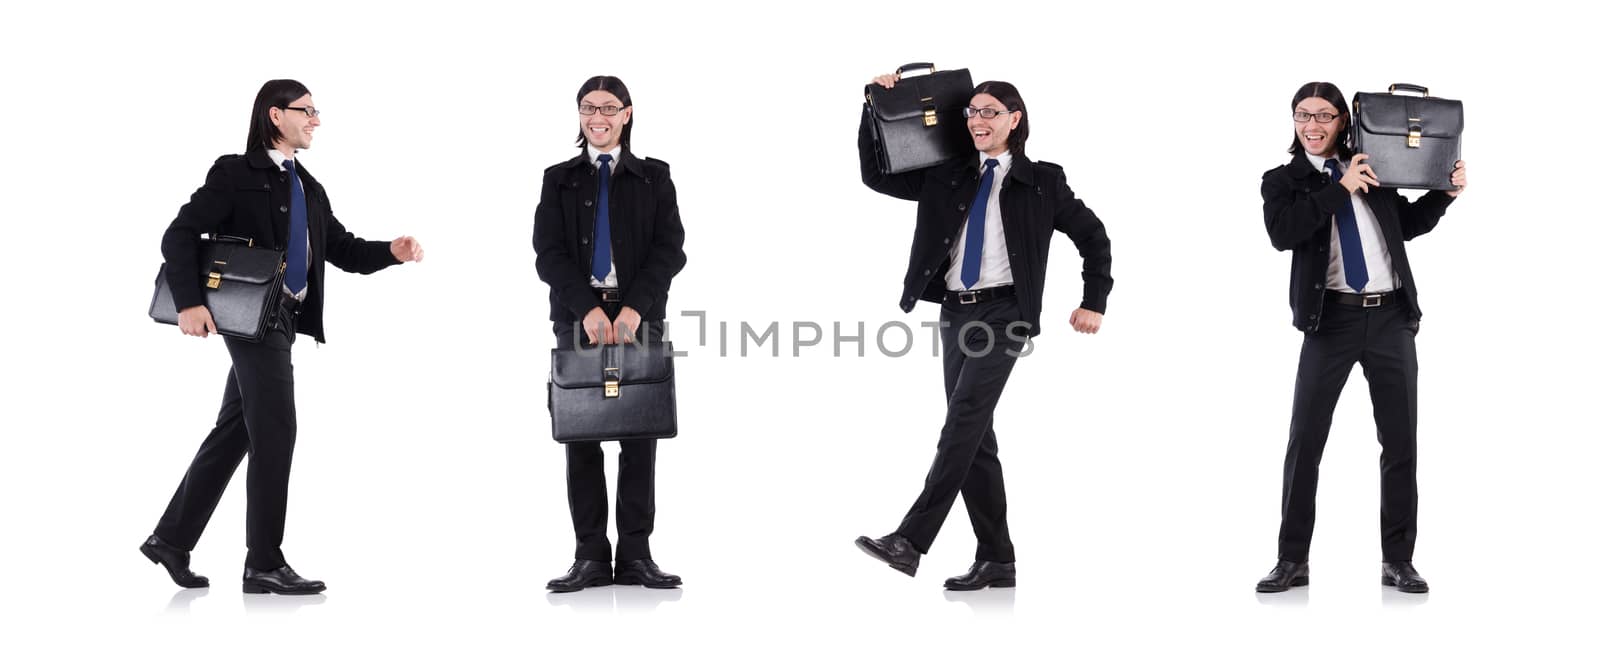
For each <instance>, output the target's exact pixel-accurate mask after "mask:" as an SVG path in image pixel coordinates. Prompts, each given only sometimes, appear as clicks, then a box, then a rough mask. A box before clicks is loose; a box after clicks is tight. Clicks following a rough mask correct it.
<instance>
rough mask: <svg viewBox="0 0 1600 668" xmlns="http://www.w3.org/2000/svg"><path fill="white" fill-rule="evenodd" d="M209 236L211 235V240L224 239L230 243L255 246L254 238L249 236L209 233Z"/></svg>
mask: <svg viewBox="0 0 1600 668" xmlns="http://www.w3.org/2000/svg"><path fill="white" fill-rule="evenodd" d="M210 236H211V240H212V241H226V242H228V243H231V244H244V245H246V246H249V247H251V248H255V247H256V240H255V239H249V238H245V237H236V236H233V235H231V234H213V235H210Z"/></svg>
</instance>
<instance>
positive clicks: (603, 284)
mask: <svg viewBox="0 0 1600 668" xmlns="http://www.w3.org/2000/svg"><path fill="white" fill-rule="evenodd" d="M588 151H589V164H590V165H592V166H594V168H595V169H599V168H600V151H598V150H596V149H595V147H594V145H593V144H590V145H589V148H588ZM606 155H609V156H611V174H612V175H613V176H615V175H616V173H617V163H618V162H619V161H621V160H622V147H621V146H617V147H614V148H612V149H611V150H609V151H606ZM599 196H600V191H599V190H596V191H595V197H599ZM608 204H609V203H608ZM613 213H614V212H613ZM595 215H596V216H598V215H600V203H599V202H595ZM611 219H612V221H615V220H616V216H615V215H613V216H612V217H611ZM616 233H617V226H616V225H612V226H611V234H612V236H616ZM595 243H599V240H598V239H596V240H595ZM611 248H612V252H611V254H610V255H611V270H610V271H608V272H606V278H605V280H603V281H597V280H594V272H593V271H591V272H589V287H591V288H614V287H617V253H616V250H615V249H616V245H614V244H613V245H612V247H611Z"/></svg>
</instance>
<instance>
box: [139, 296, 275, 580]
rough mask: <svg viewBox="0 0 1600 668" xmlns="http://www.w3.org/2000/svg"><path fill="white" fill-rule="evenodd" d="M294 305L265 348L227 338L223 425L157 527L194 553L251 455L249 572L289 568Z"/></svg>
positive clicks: (247, 485) (271, 329)
mask: <svg viewBox="0 0 1600 668" xmlns="http://www.w3.org/2000/svg"><path fill="white" fill-rule="evenodd" d="M293 309H294V306H293V305H292V303H291V304H283V305H280V307H279V309H278V312H277V314H276V316H275V317H274V318H273V319H272V323H271V325H270V327H269V328H268V330H267V333H266V336H265V337H263V339H262V340H261V342H260V343H252V342H249V341H243V340H239V339H233V338H228V339H224V343H225V344H226V345H227V347H228V356H229V357H230V358H232V360H233V366H232V367H231V368H230V369H228V382H227V384H226V385H224V386H223V390H222V410H221V411H219V412H218V413H217V424H216V426H215V427H213V428H212V429H211V433H210V434H209V435H207V436H206V438H205V440H204V441H202V442H201V443H200V451H199V452H197V453H195V456H194V461H192V462H190V464H189V470H188V472H186V473H185V474H184V476H183V482H181V483H179V484H178V491H177V492H175V493H174V494H173V495H172V501H171V502H170V503H168V504H167V511H166V512H165V513H164V514H162V516H161V520H160V522H158V523H157V524H156V530H155V534H156V535H157V536H159V537H160V538H161V539H162V540H165V541H167V542H168V543H171V544H173V545H176V546H178V547H180V548H183V549H185V550H193V549H194V547H195V543H197V542H199V540H200V534H201V533H202V532H204V531H205V529H206V523H207V522H208V521H210V519H211V513H212V511H214V510H216V508H217V502H218V501H219V500H221V499H222V492H223V490H225V489H227V487H228V480H229V479H231V478H232V477H233V472H234V470H235V469H237V468H238V467H239V462H240V461H241V460H243V459H244V458H245V456H246V455H248V456H249V457H250V466H249V469H248V471H247V472H246V476H245V545H246V546H247V547H248V548H249V552H248V553H246V555H245V560H244V563H245V565H246V566H248V567H250V568H254V569H258V570H271V569H274V568H278V567H280V566H284V565H285V561H284V558H283V550H282V549H281V547H282V545H283V523H284V517H285V515H286V514H287V512H288V507H289V506H288V501H289V464H290V461H291V460H292V459H293V457H294V439H295V411H294V365H293V364H292V363H291V362H290V358H289V349H290V347H291V346H293V345H294V338H295V335H294V318H295V314H294V310H293Z"/></svg>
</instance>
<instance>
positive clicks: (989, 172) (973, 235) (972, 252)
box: [961, 158, 1000, 290]
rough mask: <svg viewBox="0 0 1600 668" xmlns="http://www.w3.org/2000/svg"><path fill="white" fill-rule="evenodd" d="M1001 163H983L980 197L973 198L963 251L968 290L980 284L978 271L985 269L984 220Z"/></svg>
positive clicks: (987, 161) (962, 270)
mask: <svg viewBox="0 0 1600 668" xmlns="http://www.w3.org/2000/svg"><path fill="white" fill-rule="evenodd" d="M998 166H1000V161H999V160H995V159H994V158H989V159H988V160H985V161H983V180H982V181H979V182H978V196H977V197H974V198H972V211H971V212H969V213H968V214H967V243H966V245H965V246H964V247H963V248H962V250H961V285H962V286H964V287H966V288H967V289H968V290H971V289H972V286H974V285H977V284H978V270H979V269H982V268H983V219H984V218H985V217H987V216H988V215H989V191H990V190H991V189H992V188H994V168H995V167H998Z"/></svg>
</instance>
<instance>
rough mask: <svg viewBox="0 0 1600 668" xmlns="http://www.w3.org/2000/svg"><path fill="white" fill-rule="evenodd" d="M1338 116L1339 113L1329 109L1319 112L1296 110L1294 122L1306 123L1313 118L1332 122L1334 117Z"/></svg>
mask: <svg viewBox="0 0 1600 668" xmlns="http://www.w3.org/2000/svg"><path fill="white" fill-rule="evenodd" d="M1338 117H1339V114H1336V113H1332V112H1327V111H1323V112H1318V113H1315V114H1313V113H1310V112H1306V111H1297V112H1294V122H1296V123H1305V122H1307V121H1310V120H1311V119H1313V118H1315V119H1317V122H1318V123H1332V122H1333V119H1335V118H1338Z"/></svg>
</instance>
